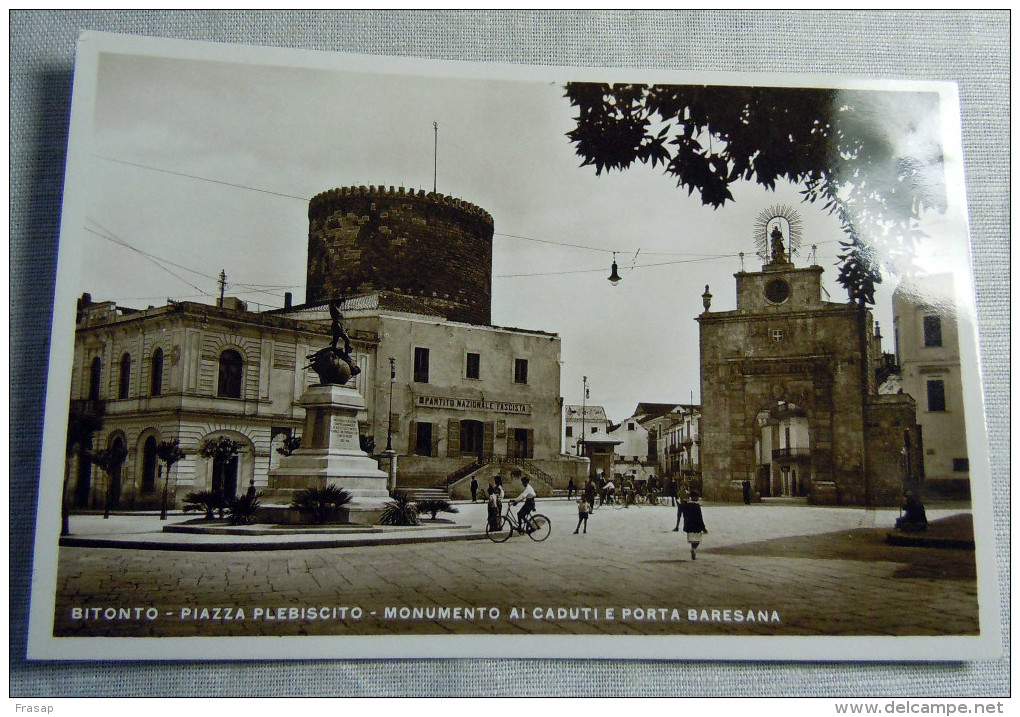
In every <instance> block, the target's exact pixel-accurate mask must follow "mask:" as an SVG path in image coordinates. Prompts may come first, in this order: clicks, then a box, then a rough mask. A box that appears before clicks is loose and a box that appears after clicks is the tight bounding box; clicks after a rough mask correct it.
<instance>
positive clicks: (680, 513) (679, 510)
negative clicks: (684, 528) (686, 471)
mask: <svg viewBox="0 0 1020 717" xmlns="http://www.w3.org/2000/svg"><path fill="white" fill-rule="evenodd" d="M675 485H676V484H675V483H674V486H675ZM674 493H676V491H675V489H674ZM686 495H687V494H686V493H681V494H680V498H679V500H677V501H675V503H676V525H674V526H673V532H674V533H678V532H680V521H681V520H682V519H683V517H684V506H685V505H687V501H686V500H684V497H685V496H686Z"/></svg>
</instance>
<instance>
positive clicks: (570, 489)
mask: <svg viewBox="0 0 1020 717" xmlns="http://www.w3.org/2000/svg"><path fill="white" fill-rule="evenodd" d="M575 490H577V487H576V486H575V485H574V479H573V478H571V479H570V480H569V481H567V500H570V499H571V498H573V497H574V491H575Z"/></svg>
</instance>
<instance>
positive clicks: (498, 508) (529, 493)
mask: <svg viewBox="0 0 1020 717" xmlns="http://www.w3.org/2000/svg"><path fill="white" fill-rule="evenodd" d="M521 485H523V486H524V490H522V491H521V494H520V495H519V496H517V497H516V498H514V499H513V500H512V501H510V502H511V504H513V503H523V505H522V506H521V509H520V510H518V511H517V519H518V520H519V521H520V522H521V523H522V524H523V523H524V520H525V519H526V518H527V517H528V514H529V513H531V512H532V511H533V510H535V498H537V497H538V494H537V493H536V492H535V488H534V486H532V485H531V479H530V478H528V476H523V477H522V478H521ZM477 494H478V481H477V480H476V479H475V478H472V479H471V502H472V503H474V502H475V499H476V497H477ZM486 494H487V495H488V498H487V501H486V502H487V503H488V514H489V525H490V526H492V528H493V529H494V530H499V526H500V522H501V520H500V516H501V515H502V512H503V499H504V498H506V491H505V490H504V489H503V479H502V478H501V477H500V476H495V477H494V478H493V479H492V480H491V481H490V482H489V488H488V490H487V491H486Z"/></svg>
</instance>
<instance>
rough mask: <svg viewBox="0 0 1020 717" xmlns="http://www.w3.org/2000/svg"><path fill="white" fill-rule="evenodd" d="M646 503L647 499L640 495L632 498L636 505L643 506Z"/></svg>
mask: <svg viewBox="0 0 1020 717" xmlns="http://www.w3.org/2000/svg"><path fill="white" fill-rule="evenodd" d="M647 501H648V498H646V497H645V496H644V494H642V493H638V494H637V495H636V496H634V502H635V503H637V504H638V505H644V504H645V503H646V502H647Z"/></svg>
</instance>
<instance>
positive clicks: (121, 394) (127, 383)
mask: <svg viewBox="0 0 1020 717" xmlns="http://www.w3.org/2000/svg"><path fill="white" fill-rule="evenodd" d="M130 392H131V354H124V355H123V356H121V357H120V384H118V386H117V398H127V397H128V394H129V393H130Z"/></svg>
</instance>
